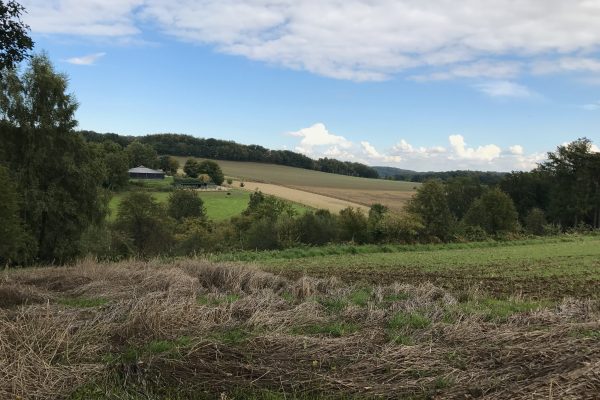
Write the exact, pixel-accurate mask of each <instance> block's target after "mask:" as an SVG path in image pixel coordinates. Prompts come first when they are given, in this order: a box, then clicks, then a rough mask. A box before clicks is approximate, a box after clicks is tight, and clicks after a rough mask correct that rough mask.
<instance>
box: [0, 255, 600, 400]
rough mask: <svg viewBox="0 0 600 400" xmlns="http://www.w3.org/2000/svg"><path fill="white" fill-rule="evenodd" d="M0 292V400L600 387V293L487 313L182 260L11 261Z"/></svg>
mask: <svg viewBox="0 0 600 400" xmlns="http://www.w3.org/2000/svg"><path fill="white" fill-rule="evenodd" d="M463 297H464V298H463ZM0 299H2V303H0V398H1V399H5V398H6V399H15V398H22V399H61V398H77V399H84V398H85V399H87V398H96V399H98V398H103V399H134V398H135V399H159V398H172V399H187V398H198V399H200V398H223V399H224V398H228V399H231V398H240V399H242V398H249V397H250V398H284V397H283V395H282V396H281V397H277V396H278V394H281V393H286V397H285V398H351V397H355V398H463V399H464V398H485V399H506V398H513V399H514V398H524V399H525V398H526V399H537V398H539V399H546V398H556V399H559V398H560V399H585V398H589V399H592V398H597V394H598V393H600V343H599V341H600V322H599V321H600V304H598V302H595V301H591V300H585V299H565V300H563V301H562V302H559V303H557V304H554V305H546V306H544V307H542V306H541V305H540V306H539V307H527V311H523V309H522V308H519V307H517V305H519V304H524V303H522V302H523V301H524V299H518V298H514V299H506V300H504V302H500V303H499V304H501V305H502V308H501V309H500V308H498V309H496V308H495V307H497V305H493V306H489V301H487V300H489V299H487V298H486V297H485V296H484V295H483V294H481V293H477V292H476V291H473V292H471V293H469V295H468V296H466V297H465V296H464V295H462V297H461V298H460V299H457V298H455V297H454V296H453V295H452V294H451V293H449V292H447V291H444V290H442V289H440V288H438V287H435V286H433V285H431V284H424V285H421V286H411V285H406V284H399V283H393V284H389V285H384V286H374V287H361V286H348V285H346V284H343V283H342V282H341V281H340V280H338V279H335V278H330V279H315V278H311V277H303V278H301V279H298V280H296V281H290V280H287V279H284V278H282V277H279V276H276V275H272V274H269V273H266V272H262V271H258V270H255V269H253V268H251V267H245V266H234V265H226V264H211V263H207V262H202V261H191V260H184V261H178V262H173V263H169V264H161V263H160V262H158V261H156V262H149V263H145V262H128V263H121V264H99V263H96V262H93V261H84V262H81V263H80V264H78V265H76V266H74V267H68V268H39V269H27V270H20V271H9V272H7V273H4V274H3V275H2V276H1V278H0ZM65 299H69V301H65ZM99 299H101V300H102V301H99ZM465 304H468V305H469V308H467V307H465ZM486 304H488V305H487V306H486V307H491V308H490V309H489V310H488V311H490V313H479V312H473V311H472V309H478V307H484V306H485V305H486ZM492 304H496V303H492ZM507 305H510V306H511V307H509V308H507ZM506 309H508V310H509V311H510V312H508V313H506V312H505V311H506ZM500 311H502V312H500ZM267 394H268V396H267ZM252 396H254V397H252ZM260 396H263V397H260Z"/></svg>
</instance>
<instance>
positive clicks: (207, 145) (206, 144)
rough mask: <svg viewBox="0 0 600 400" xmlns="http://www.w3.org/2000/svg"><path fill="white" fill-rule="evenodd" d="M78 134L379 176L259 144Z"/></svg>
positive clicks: (164, 150)
mask: <svg viewBox="0 0 600 400" xmlns="http://www.w3.org/2000/svg"><path fill="white" fill-rule="evenodd" d="M81 134H82V135H83V136H84V137H85V138H86V139H87V140H88V141H92V142H103V141H105V140H111V141H113V142H115V143H119V144H120V145H121V146H123V147H125V146H127V145H129V144H130V143H132V142H134V141H140V142H141V143H144V144H149V145H151V146H152V147H153V148H154V149H155V150H156V152H157V153H158V154H163V155H172V156H183V157H199V158H212V159H215V160H228V161H252V162H261V163H269V164H278V165H286V166H288V167H296V168H304V169H312V170H315V171H322V172H329V173H333V174H340V175H350V176H358V177H363V178H378V177H379V174H378V173H377V171H376V170H375V169H373V168H372V167H369V166H368V165H365V164H361V163H356V162H348V161H339V160H335V159H331V158H320V159H318V160H313V159H312V158H310V157H307V156H305V155H304V154H300V153H296V152H293V151H289V150H269V149H267V148H265V147H262V146H258V145H254V144H253V145H245V144H240V143H236V142H234V141H229V140H219V139H210V138H209V139H205V138H197V137H194V136H190V135H180V134H171V133H162V134H156V135H147V136H139V137H137V136H121V135H117V134H115V133H106V134H102V133H97V132H93V131H81Z"/></svg>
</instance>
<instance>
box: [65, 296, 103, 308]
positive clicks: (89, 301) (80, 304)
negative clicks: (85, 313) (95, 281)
mask: <svg viewBox="0 0 600 400" xmlns="http://www.w3.org/2000/svg"><path fill="white" fill-rule="evenodd" d="M58 303H59V304H62V305H63V306H67V307H73V308H93V307H100V306H103V305H105V304H106V303H108V300H106V299H103V298H65V299H59V300H58Z"/></svg>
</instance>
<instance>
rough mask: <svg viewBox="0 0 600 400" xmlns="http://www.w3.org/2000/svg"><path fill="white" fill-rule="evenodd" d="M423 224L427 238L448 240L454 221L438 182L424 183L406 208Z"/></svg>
mask: <svg viewBox="0 0 600 400" xmlns="http://www.w3.org/2000/svg"><path fill="white" fill-rule="evenodd" d="M406 209H407V211H408V212H409V213H412V214H415V215H417V216H418V217H419V218H420V219H421V221H422V222H423V225H424V229H423V232H424V234H425V235H427V236H429V237H437V238H439V239H440V240H444V241H445V240H448V239H449V238H450V235H451V233H452V231H453V230H454V227H455V223H456V220H455V218H454V216H453V215H452V212H451V211H450V207H449V206H448V195H447V193H446V188H445V187H444V184H443V183H442V182H441V181H440V180H431V181H427V182H425V183H424V184H423V185H422V186H421V187H420V188H419V189H418V190H417V193H416V194H415V195H414V197H413V198H412V199H411V200H410V202H409V203H408V205H407V207H406Z"/></svg>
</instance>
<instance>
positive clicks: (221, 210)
mask: <svg viewBox="0 0 600 400" xmlns="http://www.w3.org/2000/svg"><path fill="white" fill-rule="evenodd" d="M154 185H156V186H157V187H160V185H159V184H157V183H154ZM198 192H199V196H200V198H201V199H202V200H203V201H204V207H205V208H206V214H207V215H208V218H210V219H212V220H213V221H223V220H227V219H229V218H231V217H234V216H236V215H240V214H241V213H242V211H244V210H245V209H246V208H247V207H248V201H249V200H250V192H248V191H245V190H239V189H231V190H228V191H201V190H200V191H198ZM148 193H149V194H151V195H152V197H154V199H156V201H158V202H159V203H163V204H166V203H167V201H168V199H169V196H170V194H171V193H170V192H160V191H152V190H150V191H148ZM227 193H229V195H228V194H227ZM125 195H126V192H121V193H116V194H114V195H113V197H112V198H111V200H110V203H109V209H110V214H109V220H110V221H114V220H115V219H116V217H117V211H118V207H119V203H120V202H121V200H122V199H123V197H124V196H125ZM292 206H293V208H294V209H295V210H296V212H298V213H302V212H304V211H306V210H308V209H309V208H308V207H307V206H304V205H302V204H298V203H292Z"/></svg>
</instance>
